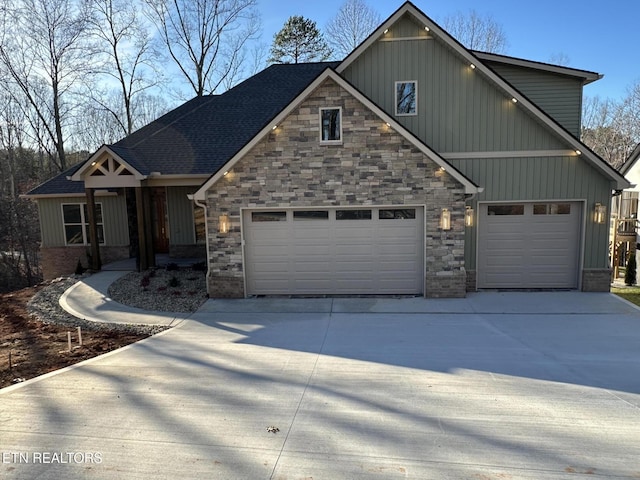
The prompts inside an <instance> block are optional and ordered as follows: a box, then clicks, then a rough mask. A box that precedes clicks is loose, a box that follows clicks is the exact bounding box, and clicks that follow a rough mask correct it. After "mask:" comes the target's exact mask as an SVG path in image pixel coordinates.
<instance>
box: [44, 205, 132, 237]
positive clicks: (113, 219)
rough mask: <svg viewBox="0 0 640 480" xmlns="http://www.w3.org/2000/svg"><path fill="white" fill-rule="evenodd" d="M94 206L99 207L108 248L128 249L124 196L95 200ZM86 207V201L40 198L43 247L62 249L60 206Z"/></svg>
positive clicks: (62, 231) (62, 235)
mask: <svg viewBox="0 0 640 480" xmlns="http://www.w3.org/2000/svg"><path fill="white" fill-rule="evenodd" d="M95 200H96V203H101V204H102V220H103V222H104V237H105V238H104V240H105V245H108V246H124V245H129V227H128V222H127V204H126V200H125V197H124V195H118V196H106V197H102V196H96V197H95ZM64 203H87V199H86V197H84V196H82V197H59V198H39V199H38V211H39V214H40V232H41V233H40V235H41V237H42V246H43V247H62V246H65V238H64V223H63V219H62V204H64Z"/></svg>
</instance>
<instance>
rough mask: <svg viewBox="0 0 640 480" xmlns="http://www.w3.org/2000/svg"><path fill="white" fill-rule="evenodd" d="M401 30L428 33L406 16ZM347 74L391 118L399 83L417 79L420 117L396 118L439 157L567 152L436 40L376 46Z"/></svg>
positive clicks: (546, 131) (554, 137)
mask: <svg viewBox="0 0 640 480" xmlns="http://www.w3.org/2000/svg"><path fill="white" fill-rule="evenodd" d="M397 25H398V26H396V25H394V26H393V27H392V28H391V29H390V33H391V32H393V31H397V30H401V32H402V33H403V34H404V35H405V36H419V35H420V32H421V31H422V32H423V31H424V29H422V30H421V27H420V26H419V25H417V24H415V22H413V21H412V20H410V19H409V18H408V17H406V16H405V17H403V18H402V19H400V20H399V23H398V24H397ZM412 28H413V33H411V32H410V30H411V29H412ZM344 75H345V77H346V78H347V80H349V81H350V82H351V83H353V84H354V85H355V86H356V87H357V88H358V89H359V90H361V91H362V92H364V93H365V94H366V95H367V96H368V97H369V98H371V99H372V100H373V101H374V102H375V103H377V104H378V105H380V106H381V107H382V108H383V109H385V110H386V111H387V112H391V113H393V112H395V105H394V101H395V99H394V82H396V81H400V80H417V81H418V115H416V116H401V117H396V118H397V120H398V121H399V122H400V123H401V124H403V125H404V126H405V127H407V128H408V129H409V130H411V131H412V132H413V133H414V134H416V135H417V136H418V137H419V138H421V139H422V140H423V141H424V142H425V143H426V144H427V145H429V146H430V147H432V148H433V149H435V150H436V151H438V152H442V153H444V152H474V151H513V150H534V149H535V150H556V149H563V148H564V149H566V148H567V145H566V144H564V142H562V141H561V140H560V139H559V138H558V137H557V136H556V135H555V134H553V133H552V132H551V131H549V130H548V128H546V127H544V126H543V125H541V124H540V123H539V121H538V120H536V119H534V118H533V117H532V116H531V115H529V114H528V113H527V112H525V111H524V110H523V108H521V107H520V106H519V105H517V104H513V103H512V102H511V101H510V97H509V96H508V95H507V94H506V93H505V92H503V91H501V90H500V89H498V88H497V87H496V86H495V85H494V84H493V83H492V82H490V81H489V80H488V79H486V78H485V77H484V76H483V75H482V74H481V73H480V72H479V71H478V70H477V69H476V70H472V69H471V68H470V67H469V65H468V64H467V63H466V62H465V61H464V60H463V59H462V58H461V57H459V56H458V55H457V54H456V53H455V52H453V51H452V50H451V49H450V48H449V47H448V46H447V45H445V44H444V42H442V40H440V39H438V38H437V37H436V38H434V39H432V40H404V41H377V42H375V43H374V44H372V46H371V47H370V48H369V49H368V50H367V51H365V52H364V53H363V54H362V55H361V56H360V57H359V58H358V59H356V60H355V61H354V62H353V63H352V64H351V65H350V66H349V67H348V68H347V69H346V70H345V72H344Z"/></svg>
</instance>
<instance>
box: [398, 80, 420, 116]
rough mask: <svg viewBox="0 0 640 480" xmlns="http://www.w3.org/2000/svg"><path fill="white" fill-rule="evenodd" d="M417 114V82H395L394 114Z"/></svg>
mask: <svg viewBox="0 0 640 480" xmlns="http://www.w3.org/2000/svg"><path fill="white" fill-rule="evenodd" d="M417 114H418V82H417V81H415V80H409V81H403V82H396V115H398V116H400V115H417Z"/></svg>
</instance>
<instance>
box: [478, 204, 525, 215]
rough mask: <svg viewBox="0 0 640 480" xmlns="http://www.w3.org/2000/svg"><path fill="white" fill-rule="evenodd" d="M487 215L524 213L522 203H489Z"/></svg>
mask: <svg viewBox="0 0 640 480" xmlns="http://www.w3.org/2000/svg"><path fill="white" fill-rule="evenodd" d="M487 212H488V213H489V215H524V205H489V206H488V207H487Z"/></svg>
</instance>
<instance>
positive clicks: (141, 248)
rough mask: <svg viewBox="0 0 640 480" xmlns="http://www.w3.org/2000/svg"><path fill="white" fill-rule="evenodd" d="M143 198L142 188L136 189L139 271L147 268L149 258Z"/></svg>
mask: <svg viewBox="0 0 640 480" xmlns="http://www.w3.org/2000/svg"><path fill="white" fill-rule="evenodd" d="M143 202H144V196H143V195H142V187H136V217H137V218H138V260H139V262H138V264H139V267H138V268H140V271H144V270H147V269H148V268H149V257H148V256H147V240H146V238H145V236H146V229H145V227H144V224H145V221H144V211H145V209H144V205H143Z"/></svg>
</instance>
